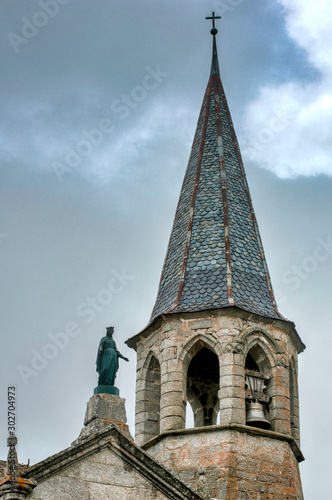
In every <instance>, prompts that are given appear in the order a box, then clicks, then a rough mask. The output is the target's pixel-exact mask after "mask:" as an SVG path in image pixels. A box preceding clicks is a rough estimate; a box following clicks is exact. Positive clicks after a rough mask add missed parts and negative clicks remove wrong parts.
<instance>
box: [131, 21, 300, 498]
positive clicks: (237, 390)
mask: <svg viewBox="0 0 332 500" xmlns="http://www.w3.org/2000/svg"><path fill="white" fill-rule="evenodd" d="M211 19H213V29H212V30H211V34H212V35H213V53H212V65H211V73H210V78H209V81H208V85H207V89H206V92H205V95H204V99H203V104H202V108H201V111H200V115H199V119H198V124H197V129H196V133H195V137H194V141H193V146H192V150H191V154H190V158H189V162H188V166H187V170H186V174H185V178H184V182H183V186H182V190H181V194H180V199H179V203H178V206H177V209H176V214H175V220H174V225H173V229H172V233H171V237H170V240H169V245H168V249H167V254H166V258H165V263H164V267H163V270H162V275H161V280H160V285H159V291H158V295H157V300H156V303H155V306H154V309H153V312H152V316H151V319H150V322H149V324H148V326H147V327H146V328H145V329H144V330H142V331H141V332H140V333H139V334H137V335H136V336H134V337H132V338H131V339H129V340H128V341H127V344H128V345H129V346H130V347H133V348H134V349H135V350H136V352H137V386H136V442H137V444H138V445H140V446H142V447H143V448H144V449H145V450H146V451H148V453H149V454H150V455H152V456H153V457H154V458H155V459H157V460H158V461H159V462H161V463H162V464H164V465H165V466H166V467H167V468H168V469H170V470H172V471H173V472H175V473H176V474H177V475H178V477H179V478H180V479H182V480H183V481H185V482H186V483H187V484H189V485H190V486H192V487H193V488H195V489H198V491H200V492H201V493H202V494H203V496H204V498H218V499H227V500H229V499H232V500H241V499H248V500H249V499H260V500H263V499H264V500H265V499H278V500H283V499H289V500H290V499H292V500H295V499H302V498H303V494H302V488H301V479H300V474H299V467H298V462H300V461H301V460H303V456H302V453H301V451H300V433H299V402H298V385H297V379H298V364H297V356H298V353H300V352H302V351H303V349H304V347H305V346H304V345H303V343H302V341H301V339H300V337H299V335H298V333H297V331H296V329H295V325H294V323H292V322H291V321H289V320H287V319H285V318H284V317H283V316H282V315H281V314H280V313H279V311H278V309H277V305H276V302H275V298H274V294H273V290H272V286H271V282H270V276H269V272H268V268H267V264H266V260H265V255H264V251H263V247H262V243H261V239H260V235H259V230H258V225H257V222H256V218H255V214H254V210H253V206H252V202H251V198H250V194H249V189H248V185H247V180H246V176H245V171H244V167H243V163H242V159H241V154H240V150H239V145H238V142H237V138H236V135H235V131H234V127H233V123H232V119H231V115H230V112H229V108H228V105H227V101H226V97H225V93H224V89H223V86H222V83H221V79H220V73H219V63H218V56H217V46H216V34H217V30H216V29H215V27H214V19H215V16H214V14H213V15H212V18H211ZM188 403H189V404H190V406H191V408H192V412H193V416H194V428H190V429H186V428H185V422H186V410H187V408H188Z"/></svg>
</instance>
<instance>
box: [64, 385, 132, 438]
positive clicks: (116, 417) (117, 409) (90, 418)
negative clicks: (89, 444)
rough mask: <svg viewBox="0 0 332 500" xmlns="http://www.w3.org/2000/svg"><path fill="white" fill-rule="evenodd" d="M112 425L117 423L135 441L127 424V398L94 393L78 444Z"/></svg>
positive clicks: (88, 405)
mask: <svg viewBox="0 0 332 500" xmlns="http://www.w3.org/2000/svg"><path fill="white" fill-rule="evenodd" d="M110 425H116V426H117V427H118V428H119V429H120V430H121V432H122V434H124V435H125V436H126V437H127V438H128V439H130V440H131V441H133V438H132V436H131V434H130V431H129V427H128V425H127V414H126V408H125V399H123V398H120V396H115V395H113V394H94V395H93V396H92V397H91V398H90V400H89V402H88V404H87V409H86V413H85V418H84V427H83V429H82V430H81V433H80V435H79V437H78V438H77V439H76V440H75V441H74V442H73V443H72V444H76V443H79V442H80V441H82V440H83V439H86V438H87V437H90V436H92V435H94V434H96V433H97V432H99V431H101V430H103V429H105V427H108V426H110Z"/></svg>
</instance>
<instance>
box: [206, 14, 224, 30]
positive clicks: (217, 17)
mask: <svg viewBox="0 0 332 500" xmlns="http://www.w3.org/2000/svg"><path fill="white" fill-rule="evenodd" d="M205 19H212V29H214V30H215V29H216V27H215V24H214V21H215V19H221V16H215V15H214V12H212V17H206V18H205Z"/></svg>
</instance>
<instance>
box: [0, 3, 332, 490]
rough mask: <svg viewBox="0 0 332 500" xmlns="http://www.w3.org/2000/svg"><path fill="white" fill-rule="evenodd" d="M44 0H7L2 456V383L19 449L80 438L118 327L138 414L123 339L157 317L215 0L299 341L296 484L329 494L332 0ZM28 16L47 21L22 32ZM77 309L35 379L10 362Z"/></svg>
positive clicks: (263, 214) (44, 451) (35, 452)
mask: <svg viewBox="0 0 332 500" xmlns="http://www.w3.org/2000/svg"><path fill="white" fill-rule="evenodd" d="M54 1H55V0H54ZM46 3H47V2H46V0H45V2H44V5H45V4H46ZM51 3H52V2H51ZM42 4H43V2H42V0H39V1H35V0H29V1H28V2H27V1H26V0H15V2H13V1H12V0H3V1H2V3H1V7H0V9H1V18H0V22H1V33H2V37H1V55H0V57H1V66H0V67H1V68H2V78H1V82H0V85H1V92H0V107H1V116H2V120H1V123H0V136H1V150H0V158H1V163H0V165H1V167H0V168H1V170H0V172H1V186H0V189H1V197H0V203H1V219H0V266H1V271H2V276H3V278H2V294H1V297H2V298H1V306H0V307H1V315H0V325H1V364H0V365H1V380H2V384H3V390H2V396H1V422H2V425H1V435H0V445H1V458H5V455H6V453H7V450H6V419H7V417H6V412H7V407H6V391H7V386H8V385H12V384H16V385H17V419H18V423H17V434H18V438H19V448H18V452H19V459H20V460H21V461H23V462H27V460H28V458H30V459H31V462H36V461H39V460H42V459H43V458H46V457H47V456H49V455H50V454H53V453H55V452H57V451H59V450H61V449H63V448H65V447H66V446H68V445H69V444H70V443H71V441H73V440H74V439H75V438H76V437H77V436H78V434H79V431H80V429H81V427H82V425H83V418H84V412H85V406H86V403H87V401H88V399H89V397H90V396H91V395H92V392H93V388H94V387H95V386H96V384H97V375H96V373H95V357H96V351H97V346H98V342H99V339H100V337H101V336H102V334H103V333H104V328H105V326H109V325H114V326H115V339H116V341H117V345H118V348H119V349H120V351H121V352H122V353H123V354H124V355H126V356H128V357H130V361H131V362H130V364H129V366H128V364H124V363H123V364H122V365H121V369H120V372H119V374H118V377H117V381H116V382H117V385H118V387H119V388H120V391H121V395H122V396H123V397H125V398H126V400H127V413H128V418H129V424H130V426H131V429H132V430H133V422H134V390H135V353H134V352H131V350H130V349H128V348H127V347H126V346H125V345H124V341H125V340H126V339H127V338H128V337H130V336H132V335H134V334H136V333H137V332H138V331H140V330H141V329H142V328H143V327H144V326H145V325H146V323H147V322H148V319H149V316H150V314H151V311H152V307H153V303H154V300H155V297H156V293H157V286H158V283H159V278H160V272H161V267H162V263H163V259H164V256H165V252H166V247H167V242H168V238H169V235H170V230H171V225H172V220H173V216H174V213H175V208H176V203H177V200H178V196H179V191H180V187H181V183H182V179H183V175H184V172H185V168H186V163H187V161H188V158H189V152H190V147H191V142H192V139H193V134H194V131H195V127H196V122H197V118H198V113H199V109H200V106H201V102H202V99H203V94H204V91H205V87H206V84H207V81H208V76H209V69H210V60H211V36H210V35H209V29H210V25H209V23H208V22H207V21H205V19H204V18H205V16H207V15H210V13H211V11H212V10H215V11H216V13H217V14H218V13H220V14H221V15H222V16H223V20H222V22H221V23H220V22H219V26H218V27H219V35H218V52H219V61H220V66H221V73H222V80H223V83H224V86H225V91H226V94H227V98H228V102H229V105H230V108H231V113H232V117H233V120H234V122H235V128H236V132H237V135H238V138H239V140H240V146H241V149H242V152H243V156H244V160H245V166H246V172H247V176H248V181H249V185H250V190H251V195H252V198H253V203H254V208H255V211H256V215H257V218H258V223H259V226H260V230H261V236H262V239H263V245H264V249H265V253H266V256H267V262H268V265H269V269H270V273H271V276H272V283H273V286H274V289H275V292H276V295H277V297H278V299H279V300H278V304H279V310H280V311H281V313H282V314H284V315H285V316H286V317H287V318H289V319H291V320H293V321H294V322H295V323H296V325H297V329H298V331H299V333H300V335H301V337H302V340H303V341H304V343H305V344H306V345H307V350H306V351H305V352H304V353H303V354H301V355H300V410H301V423H302V428H301V435H302V451H303V453H304V455H305V456H306V462H304V463H303V464H302V465H301V470H302V479H303V487H304V493H305V495H306V498H307V499H310V500H327V499H329V498H332V491H331V486H330V481H329V471H330V466H331V463H330V450H329V443H330V438H331V429H330V426H329V425H328V422H329V420H328V418H327V415H329V413H330V412H331V410H332V408H331V397H330V390H329V385H328V381H329V380H330V377H331V374H330V366H331V361H330V352H331V347H332V346H331V344H332V342H331V336H330V334H329V329H330V323H331V322H330V318H331V308H330V304H331V285H330V282H331V277H332V276H331V275H332V265H331V263H332V257H331V254H332V230H331V215H330V214H331V210H332V206H331V205H332V202H331V186H332V160H330V159H331V152H332V151H331V149H332V146H331V140H330V137H331V132H332V97H331V81H332V78H331V77H332V65H331V62H330V60H329V56H330V54H331V49H332V40H331V34H330V24H331V19H332V4H330V3H329V2H328V0H321V2H319V8H317V7H314V6H313V4H312V2H309V0H270V1H264V0H251V1H250V2H248V1H245V0H242V1H241V0H215V1H206V2H204V3H203V2H199V1H198V0H197V1H194V0H191V1H189V0H182V2H181V3H179V2H176V1H175V0H168V1H167V2H162V1H159V2H158V1H155V0H154V1H152V0H150V1H148V0H142V1H141V2H134V1H132V0H122V1H121V2H120V1H116V0H113V1H112V2H110V1H106V0H99V1H94V2H92V1H91V0H90V1H88V0H61V2H60V0H57V3H56V7H53V9H54V10H53V12H51V11H49V13H48V14H47V10H45V8H44V9H43V8H42V6H41V5H42ZM60 4H61V5H60ZM52 5H54V4H53V3H52ZM49 8H50V7H49ZM40 12H42V13H44V14H42V15H41V14H40ZM52 16H53V17H52ZM29 22H34V23H35V24H40V25H43V24H44V25H43V26H41V27H39V28H36V29H33V27H32V28H31V26H30V31H29V27H27V26H28V25H29ZM22 30H23V31H22ZM10 33H12V34H14V35H16V36H14V35H9V37H8V34H10ZM27 34H28V35H29V36H30V38H28V37H27V36H25V35H27ZM17 35H19V36H20V37H22V38H19V37H18V36H17ZM22 39H23V41H22ZM24 40H25V41H24ZM128 96H129V97H128ZM128 99H129V100H128ZM120 106H122V109H121V110H120ZM294 266H295V267H294ZM119 275H120V278H119ZM126 276H127V277H126ZM130 278H133V279H130ZM107 288H108V290H111V292H109V293H108V295H107V293H105V292H101V290H105V289H107ZM110 294H111V296H112V300H111V301H109V299H110ZM94 300H95V302H94ZM102 301H104V304H103V303H102ZM91 304H94V306H93V305H91ZM94 307H95V308H98V310H94V314H93V313H92V312H91V311H92V310H93V308H94ZM87 311H90V313H89V312H87ZM68 323H75V324H77V325H78V328H79V329H80V330H81V333H79V334H78V335H76V336H72V337H69V336H68V335H66V338H67V339H69V340H68V344H67V345H66V346H64V347H63V349H61V348H60V347H59V348H57V349H54V348H53V351H52V350H49V351H48V353H49V355H50V357H51V356H52V355H53V354H54V359H49V360H48V361H47V366H46V367H45V368H40V369H39V371H38V370H35V372H36V373H35V374H34V375H32V374H30V375H29V376H28V375H26V377H25V382H26V384H25V383H24V380H23V378H24V377H23V378H22V377H21V376H20V374H19V373H18V368H17V367H18V366H19V365H21V366H24V367H28V368H29V369H33V368H32V365H31V362H32V360H33V358H34V356H35V353H36V352H38V353H39V354H40V353H42V352H43V349H45V346H47V345H48V344H52V343H53V345H54V340H52V339H54V337H52V335H53V336H54V335H55V334H57V333H58V332H63V331H64V329H65V328H66V327H67V330H68V331H69V330H70V325H69V326H68ZM73 331H74V330H73ZM75 333H77V330H75ZM49 334H51V335H49ZM58 338H60V337H59V336H58ZM33 350H34V351H33ZM21 372H22V368H21Z"/></svg>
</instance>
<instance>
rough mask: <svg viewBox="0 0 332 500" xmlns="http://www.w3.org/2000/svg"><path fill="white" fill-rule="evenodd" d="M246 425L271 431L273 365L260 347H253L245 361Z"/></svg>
mask: <svg viewBox="0 0 332 500" xmlns="http://www.w3.org/2000/svg"><path fill="white" fill-rule="evenodd" d="M245 376H246V381H245V384H246V423H247V425H250V426H252V427H258V428H260V429H270V428H271V423H270V421H269V419H268V414H269V403H270V399H271V397H270V394H269V386H270V381H271V365H270V362H269V359H268V357H267V356H266V354H265V352H264V351H263V349H262V348H261V347H260V346H259V345H255V346H253V347H252V348H251V349H250V350H249V352H248V354H247V356H246V360H245Z"/></svg>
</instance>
